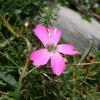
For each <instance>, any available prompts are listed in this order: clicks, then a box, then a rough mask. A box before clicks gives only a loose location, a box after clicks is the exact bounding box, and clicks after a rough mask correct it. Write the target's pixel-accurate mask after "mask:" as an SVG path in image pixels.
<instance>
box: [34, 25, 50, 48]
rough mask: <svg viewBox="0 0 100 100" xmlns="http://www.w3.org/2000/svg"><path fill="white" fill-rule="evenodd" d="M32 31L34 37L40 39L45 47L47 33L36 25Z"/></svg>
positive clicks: (47, 40) (47, 38)
mask: <svg viewBox="0 0 100 100" xmlns="http://www.w3.org/2000/svg"><path fill="white" fill-rule="evenodd" d="M33 31H34V32H35V35H36V36H37V37H38V38H39V39H40V41H41V42H42V43H43V45H44V46H46V44H47V43H49V37H48V31H47V29H46V27H45V26H44V25H41V24H39V25H37V26H36V27H35V28H34V29H33Z"/></svg>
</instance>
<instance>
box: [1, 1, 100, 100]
mask: <svg viewBox="0 0 100 100" xmlns="http://www.w3.org/2000/svg"><path fill="white" fill-rule="evenodd" d="M59 2H60V3H61V1H60V0H52V2H51V1H50V0H6V1H4V0H0V100H51V99H53V100H99V99H100V51H93V50H92V48H93V42H92V41H91V45H90V46H89V48H87V49H86V51H85V52H84V53H81V51H80V50H78V48H77V49H76V50H78V52H80V53H78V55H73V54H72V55H71V56H70V55H64V54H63V55H62V56H63V58H64V62H65V64H66V68H64V70H63V71H61V72H60V74H59V73H58V72H55V71H56V70H53V71H54V73H55V74H54V73H53V71H52V70H51V65H50V62H48V63H47V64H45V65H43V66H42V67H36V65H37V64H35V65H34V64H32V61H30V55H31V53H32V51H36V50H38V49H39V48H43V44H42V43H41V41H40V40H39V39H38V38H37V36H36V33H35V32H34V31H32V30H33V29H35V27H36V26H37V25H40V24H42V25H44V26H46V27H52V26H53V25H54V23H55V22H56V18H57V16H56V15H57V14H56V13H55V10H56V11H57V4H59ZM69 3H70V2H69ZM65 4H66V3H65ZM70 4H72V3H70ZM62 32H63V31H62ZM37 34H38V33H37ZM69 42H70V41H69ZM59 44H65V41H64V40H63V39H62V38H61V39H60V41H59ZM49 49H50V48H49ZM50 50H51V49H50ZM71 50H72V51H73V52H74V54H75V53H76V51H75V50H74V49H71ZM71 50H69V52H70V51H71ZM69 52H67V54H68V53H69ZM73 52H72V53H73ZM41 61H42V60H41ZM58 74H59V75H58Z"/></svg>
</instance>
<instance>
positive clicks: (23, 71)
mask: <svg viewBox="0 0 100 100" xmlns="http://www.w3.org/2000/svg"><path fill="white" fill-rule="evenodd" d="M28 62H29V59H28V60H27V61H26V64H25V66H24V69H23V70H22V72H21V74H20V78H19V82H18V88H17V92H16V100H20V95H21V94H20V89H21V87H22V81H23V78H24V75H25V73H26V70H27V67H28Z"/></svg>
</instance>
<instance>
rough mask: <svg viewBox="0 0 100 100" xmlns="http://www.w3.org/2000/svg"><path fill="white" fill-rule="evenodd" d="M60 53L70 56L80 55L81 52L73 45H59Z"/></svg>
mask: <svg viewBox="0 0 100 100" xmlns="http://www.w3.org/2000/svg"><path fill="white" fill-rule="evenodd" d="M58 52H60V53H63V54H68V55H75V54H80V52H79V51H77V50H76V49H75V47H74V46H73V45H71V44H61V45H58Z"/></svg>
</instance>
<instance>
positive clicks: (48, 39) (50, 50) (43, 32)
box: [30, 25, 80, 76]
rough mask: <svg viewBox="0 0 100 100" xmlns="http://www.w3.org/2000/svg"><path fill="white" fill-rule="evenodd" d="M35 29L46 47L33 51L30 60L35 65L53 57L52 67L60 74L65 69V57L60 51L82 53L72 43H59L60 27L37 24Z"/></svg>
mask: <svg viewBox="0 0 100 100" xmlns="http://www.w3.org/2000/svg"><path fill="white" fill-rule="evenodd" d="M33 31H34V32H35V35H36V36H37V37H38V38H39V39H40V41H41V42H42V43H43V45H44V47H45V48H42V49H39V50H37V51H33V52H32V53H31V54H30V60H31V61H33V65H35V66H37V67H39V66H41V65H45V64H47V62H48V61H49V59H51V69H52V70H53V72H54V73H55V74H56V75H57V76H60V75H61V73H62V72H63V71H64V69H65V62H64V58H63V57H62V55H61V54H60V53H63V54H67V55H75V54H80V53H79V52H78V51H77V50H76V49H75V48H74V46H72V45H71V44H60V45H57V44H58V42H59V40H60V38H61V35H62V32H61V30H60V29H57V28H54V27H50V28H46V27H45V26H44V25H37V26H36V27H35V28H34V29H33Z"/></svg>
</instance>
